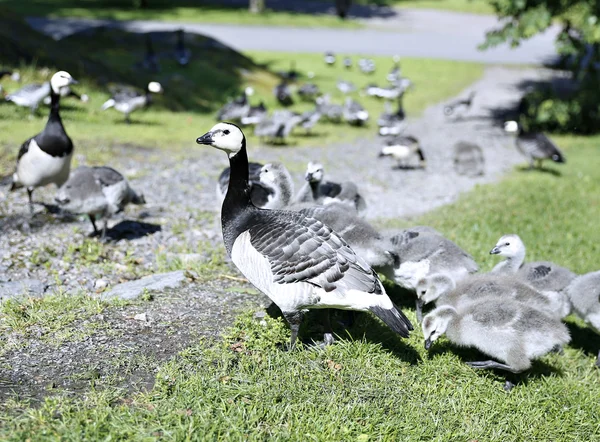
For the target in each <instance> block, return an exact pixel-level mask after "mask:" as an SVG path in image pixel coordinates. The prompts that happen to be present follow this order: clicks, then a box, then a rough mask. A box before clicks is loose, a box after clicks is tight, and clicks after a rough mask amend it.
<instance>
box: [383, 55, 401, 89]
mask: <svg viewBox="0 0 600 442" xmlns="http://www.w3.org/2000/svg"><path fill="white" fill-rule="evenodd" d="M385 78H386V79H387V81H389V82H390V83H392V84H396V83H397V82H398V81H400V79H401V78H402V71H401V70H400V57H399V56H397V55H394V66H393V67H392V69H391V70H390V72H389V73H388V74H387V76H386V77H385Z"/></svg>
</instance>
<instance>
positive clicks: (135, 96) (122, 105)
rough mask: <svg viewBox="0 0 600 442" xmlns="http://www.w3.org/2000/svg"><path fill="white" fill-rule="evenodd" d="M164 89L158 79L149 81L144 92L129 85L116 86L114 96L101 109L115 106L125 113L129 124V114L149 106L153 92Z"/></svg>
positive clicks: (157, 92)
mask: <svg viewBox="0 0 600 442" xmlns="http://www.w3.org/2000/svg"><path fill="white" fill-rule="evenodd" d="M162 91H163V88H162V86H161V85H160V83H158V82H156V81H151V82H150V83H148V86H146V90H145V91H144V92H143V93H142V92H140V91H138V90H136V89H134V88H131V87H128V86H125V87H116V88H114V89H113V92H112V94H113V95H112V97H111V98H109V99H108V100H107V101H106V102H105V103H104V104H103V105H102V108H101V109H102V110H103V111H105V110H106V109H110V108H111V107H114V108H115V110H117V111H118V112H121V113H122V114H125V122H126V123H127V124H129V123H131V120H130V118H129V115H130V114H131V113H132V112H135V111H136V110H138V109H141V108H143V107H146V106H149V105H150V103H151V102H152V98H151V94H159V93H161V92H162Z"/></svg>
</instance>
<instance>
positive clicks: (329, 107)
mask: <svg viewBox="0 0 600 442" xmlns="http://www.w3.org/2000/svg"><path fill="white" fill-rule="evenodd" d="M316 103H317V110H318V111H319V112H320V113H321V114H322V115H323V117H325V119H326V120H328V121H331V122H333V123H339V122H340V121H342V117H343V115H344V107H343V106H342V105H340V104H334V103H331V97H330V96H329V95H323V96H321V97H318V98H317V100H316Z"/></svg>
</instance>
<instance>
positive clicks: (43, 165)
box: [14, 139, 73, 187]
mask: <svg viewBox="0 0 600 442" xmlns="http://www.w3.org/2000/svg"><path fill="white" fill-rule="evenodd" d="M72 156H73V154H72V153H70V154H69V155H65V156H63V157H53V156H52V155H48V154H47V153H46V152H44V151H43V150H42V149H40V147H39V146H38V144H37V143H36V141H35V140H34V139H32V140H31V142H30V143H29V149H28V150H27V152H26V153H25V154H24V155H23V156H22V157H21V158H20V159H19V163H18V164H17V171H16V172H15V177H14V178H15V180H14V181H15V182H18V183H20V184H22V185H23V186H24V187H38V186H45V185H47V184H51V183H54V184H56V185H57V186H61V185H62V184H63V183H65V182H66V181H67V179H68V178H69V172H70V170H71V157H72Z"/></svg>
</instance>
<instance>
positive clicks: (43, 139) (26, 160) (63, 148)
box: [10, 71, 76, 211]
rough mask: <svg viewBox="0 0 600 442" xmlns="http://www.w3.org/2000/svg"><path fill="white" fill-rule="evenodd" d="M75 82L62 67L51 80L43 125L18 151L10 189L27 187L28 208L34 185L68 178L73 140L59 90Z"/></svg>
mask: <svg viewBox="0 0 600 442" xmlns="http://www.w3.org/2000/svg"><path fill="white" fill-rule="evenodd" d="M73 83H76V81H75V80H74V79H73V77H71V74H69V73H68V72H65V71H59V72H57V73H55V74H54V75H53V76H52V78H51V80H50V97H51V104H50V115H49V117H48V122H47V123H46V127H44V130H43V131H41V132H40V133H39V134H37V135H35V136H34V137H32V138H29V139H28V140H27V141H25V142H24V143H23V145H22V146H21V148H20V149H19V154H18V155H17V167H16V170H15V173H14V174H13V177H12V185H11V188H10V190H15V189H18V188H21V187H26V188H27V194H28V196H29V209H30V210H31V211H33V200H32V194H33V189H35V188H36V187H41V186H46V185H48V184H51V183H54V184H56V185H57V186H61V185H62V184H63V183H64V182H65V181H67V179H68V178H69V171H70V169H71V158H72V156H73V143H72V141H71V139H70V138H69V136H68V135H67V133H66V132H65V128H64V126H63V123H62V120H61V118H60V113H59V111H60V90H61V89H62V88H64V87H67V86H69V85H70V84H73Z"/></svg>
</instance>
